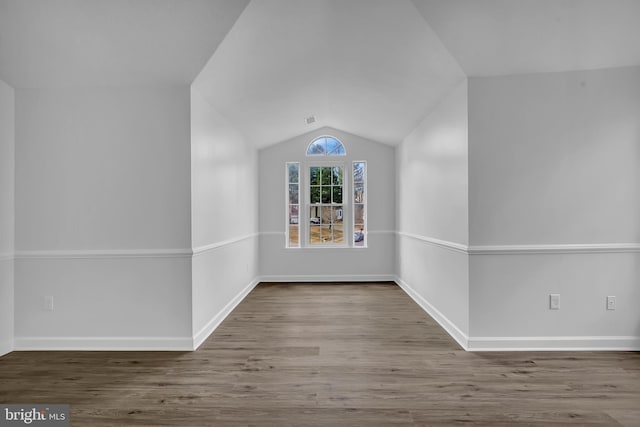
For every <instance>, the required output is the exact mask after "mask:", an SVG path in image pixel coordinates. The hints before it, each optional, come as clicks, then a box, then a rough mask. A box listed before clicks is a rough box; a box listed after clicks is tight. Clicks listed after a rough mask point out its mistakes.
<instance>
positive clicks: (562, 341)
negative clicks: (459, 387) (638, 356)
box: [467, 336, 640, 351]
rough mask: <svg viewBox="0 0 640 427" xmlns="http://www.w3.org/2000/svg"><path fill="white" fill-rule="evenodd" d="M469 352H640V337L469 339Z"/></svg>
mask: <svg viewBox="0 0 640 427" xmlns="http://www.w3.org/2000/svg"><path fill="white" fill-rule="evenodd" d="M467 350H468V351H640V337H588V336H584V337H581V336H579V337H469V344H468V347H467Z"/></svg>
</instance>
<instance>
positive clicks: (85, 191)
mask: <svg viewBox="0 0 640 427" xmlns="http://www.w3.org/2000/svg"><path fill="white" fill-rule="evenodd" d="M189 109H190V93H189V87H187V86H184V87H173V88H135V87H128V88H68V89H51V90H46V89H20V90H18V91H16V251H17V254H16V277H15V280H16V348H17V349H19V348H190V346H191V336H192V334H191V286H190V285H191V261H190V256H189V255H190V252H191V250H190V248H191V228H190V221H191V214H190V210H191V206H190V204H191V200H190V172H189V171H190V116H189ZM44 296H53V298H54V310H53V311H45V310H43V298H44Z"/></svg>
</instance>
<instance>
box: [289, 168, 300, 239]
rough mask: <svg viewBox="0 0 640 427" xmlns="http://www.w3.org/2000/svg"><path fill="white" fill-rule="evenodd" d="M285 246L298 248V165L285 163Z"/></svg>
mask: <svg viewBox="0 0 640 427" xmlns="http://www.w3.org/2000/svg"><path fill="white" fill-rule="evenodd" d="M287 187H288V189H289V193H288V195H287V212H288V227H287V246H288V247H290V248H299V247H300V163H287Z"/></svg>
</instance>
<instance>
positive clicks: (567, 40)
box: [0, 0, 640, 147]
mask: <svg viewBox="0 0 640 427" xmlns="http://www.w3.org/2000/svg"><path fill="white" fill-rule="evenodd" d="M638 17H640V0H253V1H251V2H249V0H0V79H2V80H4V81H5V82H7V83H9V84H10V85H12V86H14V87H16V88H29V87H36V88H38V87H40V88H50V87H68V86H128V85H132V86H140V85H149V86H154V85H155V86H157V85H176V84H180V85H185V84H191V83H192V82H193V86H194V88H195V90H197V91H199V92H200V93H201V94H202V95H203V96H204V97H205V98H206V99H207V100H208V101H209V102H210V103H211V104H212V105H213V106H214V107H215V108H216V109H217V110H219V112H220V113H221V114H223V115H224V116H226V117H227V118H228V119H229V121H231V122H232V123H233V124H234V125H235V126H236V127H237V128H238V129H239V130H241V131H242V132H243V133H245V134H246V135H247V136H248V137H249V139H250V140H251V141H253V142H254V143H255V145H256V146H257V147H263V146H265V145H269V144H273V143H276V142H279V141H283V140H286V139H289V138H291V137H294V136H296V135H300V134H303V133H306V132H309V131H312V130H315V129H318V128H321V127H324V126H329V127H332V128H337V129H342V130H344V131H346V132H349V133H352V134H357V135H360V136H362V137H365V138H369V139H373V140H376V141H380V142H385V143H388V144H396V143H399V142H400V141H401V140H402V138H404V137H405V136H406V135H407V134H408V133H409V132H410V131H411V130H412V129H413V128H414V127H415V126H416V125H417V124H418V123H419V121H420V120H421V119H422V118H423V117H424V116H425V115H426V114H427V113H428V112H429V111H430V109H432V108H433V107H434V106H435V105H436V104H437V103H438V102H439V101H440V100H441V99H442V97H443V96H444V95H445V94H446V93H447V92H449V91H450V90H451V89H452V88H453V87H454V86H455V85H456V84H457V83H458V82H460V81H461V80H462V79H464V78H465V75H468V76H483V75H503V74H514V73H534V72H548V71H566V70H577V69H593V68H606V67H619V66H630V65H640V25H638V24H637V22H636V21H637V18H638ZM205 64H206V65H205ZM196 76H197V77H196ZM194 79H195V81H194ZM311 115H315V116H316V117H317V122H316V123H313V124H312V125H307V124H306V123H305V121H304V119H305V117H307V116H311Z"/></svg>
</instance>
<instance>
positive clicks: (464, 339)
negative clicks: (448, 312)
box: [395, 277, 469, 350]
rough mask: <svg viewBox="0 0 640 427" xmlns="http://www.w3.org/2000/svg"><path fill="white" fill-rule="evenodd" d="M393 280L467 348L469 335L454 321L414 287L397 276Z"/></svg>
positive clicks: (461, 345)
mask: <svg viewBox="0 0 640 427" xmlns="http://www.w3.org/2000/svg"><path fill="white" fill-rule="evenodd" d="M395 282H396V284H397V285H398V286H400V288H401V289H402V290H403V291H405V292H406V294H407V295H409V297H411V299H412V300H414V301H415V302H416V304H418V305H419V306H420V307H421V308H422V309H423V310H424V311H426V312H427V314H428V315H429V316H431V317H432V318H433V320H435V321H436V322H438V324H440V326H442V327H443V328H444V330H445V331H446V332H447V333H448V334H449V335H450V336H451V338H453V339H454V340H456V342H457V343H458V344H460V347H462V348H463V349H464V350H468V348H467V345H468V344H467V343H468V341H469V337H468V336H467V334H465V333H464V332H462V331H461V330H460V329H459V328H458V327H457V326H456V324H455V323H453V322H452V321H451V320H449V318H447V316H445V315H444V314H442V313H441V312H440V311H439V310H438V309H437V308H435V307H434V306H433V305H431V304H430V303H429V301H427V300H426V299H424V298H423V297H422V295H420V294H419V293H418V292H416V291H415V289H413V288H412V287H411V286H410V285H409V284H408V283H407V282H405V281H404V280H402V279H401V278H399V277H396V278H395Z"/></svg>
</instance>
